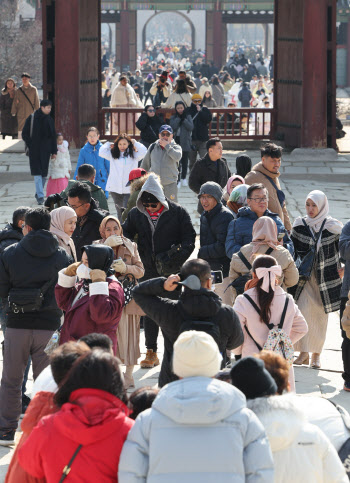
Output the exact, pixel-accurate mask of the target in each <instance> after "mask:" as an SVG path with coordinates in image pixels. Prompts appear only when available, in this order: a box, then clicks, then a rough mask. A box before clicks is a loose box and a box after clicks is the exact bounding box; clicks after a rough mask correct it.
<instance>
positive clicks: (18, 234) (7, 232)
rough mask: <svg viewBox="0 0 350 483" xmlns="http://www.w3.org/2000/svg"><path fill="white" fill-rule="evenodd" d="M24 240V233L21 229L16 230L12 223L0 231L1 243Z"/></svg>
mask: <svg viewBox="0 0 350 483" xmlns="http://www.w3.org/2000/svg"><path fill="white" fill-rule="evenodd" d="M10 238H11V239H15V240H18V241H19V240H22V238H23V233H22V230H20V229H19V228H14V227H13V225H12V224H11V223H8V224H7V225H6V226H5V228H4V229H3V230H1V231H0V242H1V241H3V240H8V239H10Z"/></svg>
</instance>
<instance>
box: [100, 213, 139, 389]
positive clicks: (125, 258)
mask: <svg viewBox="0 0 350 483" xmlns="http://www.w3.org/2000/svg"><path fill="white" fill-rule="evenodd" d="M100 234H101V237H102V239H101V240H98V241H96V242H95V243H98V244H103V245H106V246H108V247H111V248H112V250H113V255H114V260H115V261H114V262H113V264H112V268H113V269H114V270H115V274H116V277H117V278H118V279H119V280H123V279H124V277H125V275H126V274H131V275H133V276H134V277H135V279H136V280H138V279H139V278H141V277H143V275H144V273H145V270H144V268H143V264H142V262H141V259H140V255H139V252H138V251H137V245H136V243H133V242H132V241H130V240H129V239H128V238H125V237H124V236H123V230H122V227H121V225H120V222H119V220H118V219H117V218H115V217H114V216H106V218H104V219H103V220H102V222H101V225H100ZM141 315H144V313H143V312H142V310H141V309H140V307H139V306H138V305H136V303H135V301H134V300H131V302H129V303H128V304H127V305H126V306H125V307H124V309H123V312H122V316H121V319H120V322H119V324H118V329H117V340H118V344H117V357H119V359H120V360H121V361H122V362H123V364H125V366H126V370H125V375H124V378H125V387H126V388H129V387H135V384H134V379H133V377H132V371H133V369H134V366H135V365H136V364H137V360H138V358H139V357H140V355H141V353H140V316H141Z"/></svg>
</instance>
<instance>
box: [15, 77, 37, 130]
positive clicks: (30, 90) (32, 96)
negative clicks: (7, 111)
mask: <svg viewBox="0 0 350 483" xmlns="http://www.w3.org/2000/svg"><path fill="white" fill-rule="evenodd" d="M21 89H23V91H24V92H25V93H26V95H27V97H28V98H29V100H30V102H31V103H32V104H33V106H34V110H33V108H32V106H31V105H30V104H29V102H28V99H27V98H26V97H25V95H24V94H23V92H21ZM39 107H40V106H39V96H38V91H37V89H36V87H34V86H32V84H30V83H29V86H28V87H24V86H23V85H21V87H20V88H19V89H17V90H16V93H15V97H14V98H13V103H12V109H11V114H12V115H16V114H17V121H18V131H22V129H23V126H24V123H25V122H26V119H27V117H29V116H30V115H31V114H33V112H34V111H36V110H37V109H39Z"/></svg>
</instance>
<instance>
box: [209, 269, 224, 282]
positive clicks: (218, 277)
mask: <svg viewBox="0 0 350 483" xmlns="http://www.w3.org/2000/svg"><path fill="white" fill-rule="evenodd" d="M223 279H224V277H223V276H222V271H221V270H217V271H213V272H211V280H212V282H213V284H214V285H216V284H218V283H222V282H223Z"/></svg>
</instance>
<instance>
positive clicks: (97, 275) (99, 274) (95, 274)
mask: <svg viewBox="0 0 350 483" xmlns="http://www.w3.org/2000/svg"><path fill="white" fill-rule="evenodd" d="M90 278H91V280H92V283H94V282H105V281H106V278H107V275H106V272H104V271H103V270H98V269H97V268H95V269H94V270H91V272H90Z"/></svg>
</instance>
